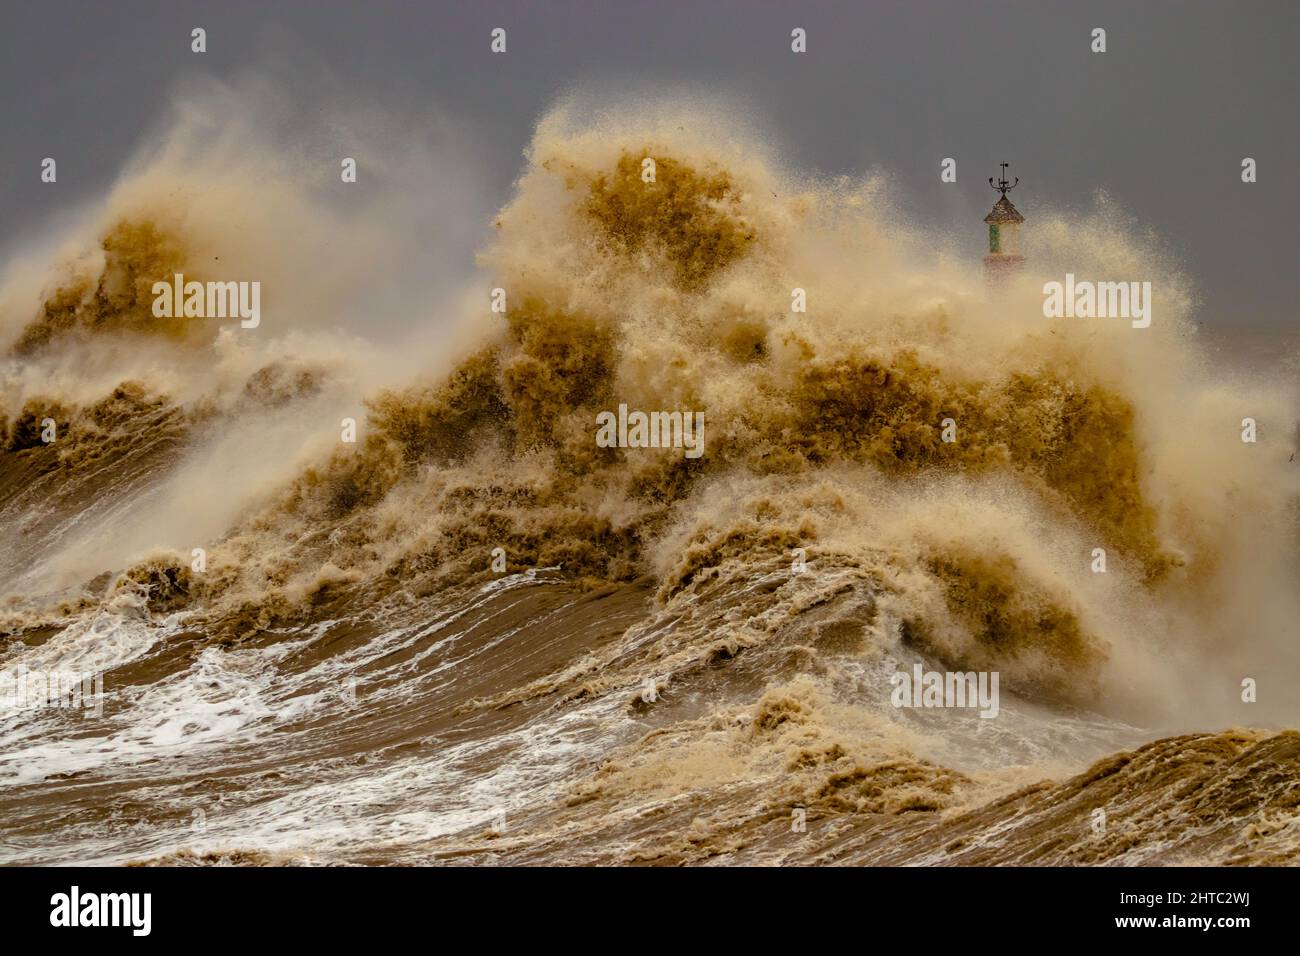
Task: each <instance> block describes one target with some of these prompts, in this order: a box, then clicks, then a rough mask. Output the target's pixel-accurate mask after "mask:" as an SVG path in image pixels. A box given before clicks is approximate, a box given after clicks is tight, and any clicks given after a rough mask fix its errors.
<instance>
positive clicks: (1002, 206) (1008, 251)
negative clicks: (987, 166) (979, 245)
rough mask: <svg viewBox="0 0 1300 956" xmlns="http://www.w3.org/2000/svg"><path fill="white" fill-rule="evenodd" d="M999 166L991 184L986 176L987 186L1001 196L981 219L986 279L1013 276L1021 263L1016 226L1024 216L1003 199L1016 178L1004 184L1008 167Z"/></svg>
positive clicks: (1018, 234)
mask: <svg viewBox="0 0 1300 956" xmlns="http://www.w3.org/2000/svg"><path fill="white" fill-rule="evenodd" d="M1000 165H1001V166H1002V178H1000V179H999V180H998V181H997V182H994V181H993V177H992V176H990V177H989V185H990V186H992V187H993V188H994V189H996V190H997V191H998V192H1000V193H1001V194H1002V195H1001V197H1000V198H999V199H998V201H997V202H996V203H995V204H994V205H993V209H992V211H991V212H990V213H989V214H988V215H987V216H985V217H984V221H985V222H986V223H988V226H989V251H988V255H986V256H985V257H984V273H985V275H987V276H988V278H989V279H990V280H1000V279H1005V278H1008V277H1010V276H1013V275H1015V274H1016V273H1017V272H1018V271H1019V270H1020V267H1021V265H1023V264H1024V261H1025V257H1024V256H1023V255H1021V254H1020V224H1021V223H1022V222H1024V221H1025V217H1024V216H1022V215H1020V210H1019V209H1017V208H1016V207H1015V206H1014V205H1013V204H1012V202H1011V200H1010V199H1008V198H1007V193H1008V192H1010V191H1011V190H1012V189H1015V188H1016V186H1017V185H1018V184H1019V183H1020V177H1019V176H1017V177H1016V179H1015V182H1008V181H1007V167H1008V166H1009V165H1011V164H1010V163H1002V164H1000Z"/></svg>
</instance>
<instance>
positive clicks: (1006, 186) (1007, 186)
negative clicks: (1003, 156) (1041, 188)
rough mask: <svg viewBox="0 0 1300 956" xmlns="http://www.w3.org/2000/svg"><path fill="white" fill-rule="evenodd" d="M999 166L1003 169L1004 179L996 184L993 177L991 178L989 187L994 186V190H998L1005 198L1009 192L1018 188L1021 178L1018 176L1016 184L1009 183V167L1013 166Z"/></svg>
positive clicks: (1004, 164) (1003, 164) (1005, 164)
mask: <svg viewBox="0 0 1300 956" xmlns="http://www.w3.org/2000/svg"><path fill="white" fill-rule="evenodd" d="M998 165H999V166H1001V167H1002V178H1001V179H999V180H998V181H997V182H996V183H995V182H994V181H993V177H992V176H990V177H989V185H990V186H992V187H993V188H994V189H996V190H998V191H999V192H1000V193H1002V195H1003V196H1005V195H1006V194H1007V191H1008V190H1011V189H1015V188H1016V186H1017V185H1018V184H1019V183H1020V177H1019V176H1017V177H1016V181H1015V182H1014V183H1009V182H1007V167H1008V166H1010V165H1011V164H1010V163H999V164H998Z"/></svg>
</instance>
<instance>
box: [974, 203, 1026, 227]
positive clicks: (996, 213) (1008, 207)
mask: <svg viewBox="0 0 1300 956" xmlns="http://www.w3.org/2000/svg"><path fill="white" fill-rule="evenodd" d="M984 221H985V222H987V223H990V224H994V223H997V224H1001V223H1004V222H1024V221H1025V217H1024V216H1022V215H1020V210H1019V209H1017V208H1016V207H1015V206H1013V205H1012V204H1011V200H1010V199H1008V198H1007V197H1006V196H1003V197H1002V198H1001V199H999V200H998V201H997V204H996V205H995V206H994V207H993V211H992V212H990V213H989V214H988V215H987V216H985V217H984Z"/></svg>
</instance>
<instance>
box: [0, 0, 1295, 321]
mask: <svg viewBox="0 0 1300 956" xmlns="http://www.w3.org/2000/svg"><path fill="white" fill-rule="evenodd" d="M0 17H2V18H3V24H0V129H2V130H3V138H2V139H0V247H5V246H9V245H10V244H11V243H13V242H14V241H15V239H18V240H21V236H22V234H23V231H24V230H29V229H32V228H33V227H35V226H38V225H39V224H41V223H43V222H45V221H46V220H48V218H49V217H50V216H51V214H52V213H53V212H55V211H57V210H58V209H62V208H66V207H68V206H71V205H72V204H75V203H77V202H79V201H83V200H85V199H87V198H89V197H91V196H94V195H97V194H101V193H102V192H103V191H104V190H105V189H106V187H107V186H109V185H110V184H111V183H112V182H113V180H114V179H115V177H116V175H117V173H118V171H119V169H120V167H121V164H122V162H123V161H124V160H125V159H127V158H128V156H129V155H130V154H131V153H132V152H133V150H134V148H135V147H136V146H137V145H138V144H139V142H140V140H141V137H142V136H144V135H145V134H146V133H147V132H148V131H149V130H150V129H152V128H153V126H154V124H155V123H156V121H157V118H158V117H159V116H160V115H161V113H162V112H163V110H164V108H165V105H166V103H167V101H168V98H169V96H170V94H171V92H172V91H173V89H174V88H175V86H176V84H177V83H178V82H179V81H182V80H183V79H185V78H186V77H187V76H193V75H195V74H210V75H214V76H217V77H219V78H233V77H236V76H238V75H239V74H240V73H241V71H246V70H248V69H250V68H263V67H266V66H267V65H268V64H274V65H276V66H277V68H278V70H279V72H280V74H282V75H284V76H286V77H287V78H288V79H287V80H286V83H287V85H289V86H292V85H293V83H294V77H295V76H301V77H302V78H303V80H302V82H304V83H307V82H313V83H314V82H316V79H315V78H318V77H320V76H322V75H329V76H330V77H331V82H332V83H337V84H339V88H341V89H342V88H346V89H348V90H350V92H351V94H352V95H353V96H354V98H355V100H357V101H360V102H362V103H365V102H374V103H375V104H377V106H379V107H380V108H382V109H384V110H385V111H389V112H393V113H396V114H398V115H409V116H416V117H418V116H420V115H421V113H422V111H425V110H428V109H431V108H436V109H437V110H440V111H441V112H442V113H444V114H448V115H450V117H451V118H452V120H453V121H454V122H455V123H456V124H457V125H463V126H464V127H465V129H466V130H467V131H469V132H471V133H472V137H473V142H474V144H475V146H474V148H475V150H476V152H477V154H478V155H477V165H478V169H477V172H478V173H479V174H480V175H483V176H486V177H487V180H488V183H489V186H490V187H491V189H493V190H494V191H496V192H498V193H499V196H498V197H497V199H498V201H499V203H504V202H505V201H506V200H507V198H508V196H509V188H510V184H511V182H512V181H513V179H514V178H515V176H517V175H518V173H519V170H520V165H521V159H520V151H521V150H522V148H523V147H524V145H525V144H526V143H527V141H528V138H529V135H530V133H531V130H532V126H533V124H534V122H535V121H536V119H537V118H538V117H539V115H540V114H541V113H542V112H543V111H544V110H545V109H546V107H547V106H549V105H550V104H551V103H552V102H553V101H554V99H555V97H556V96H557V95H558V94H560V93H562V92H564V91H566V90H570V89H575V88H576V89H582V88H592V87H595V88H602V89H609V88H623V87H632V88H640V89H641V90H643V91H644V90H645V89H647V88H648V89H651V90H653V88H654V87H655V86H656V85H662V84H673V85H676V86H677V87H679V88H680V87H685V88H687V89H699V90H701V91H702V92H712V93H722V94H726V95H735V96H739V97H742V98H744V99H746V100H748V101H750V102H752V103H753V104H754V107H755V110H756V112H757V114H758V116H759V119H760V120H761V122H762V123H763V125H764V127H765V128H769V129H772V130H774V131H776V133H777V134H778V136H779V140H780V141H779V144H778V146H779V150H780V152H781V154H782V156H783V157H784V158H785V159H786V160H787V161H788V162H789V163H790V164H791V165H793V166H795V167H798V168H801V169H803V170H805V171H807V172H810V173H820V174H831V175H834V174H840V173H846V174H855V173H861V172H863V171H864V170H867V169H869V168H873V167H874V168H880V169H883V170H885V171H887V172H888V173H890V174H891V175H892V176H893V177H894V179H895V181H896V183H897V184H898V189H899V190H900V193H901V195H900V199H901V202H902V204H903V205H904V207H905V208H907V209H908V210H909V211H910V212H911V213H912V214H913V215H915V217H916V218H917V219H918V220H919V221H921V222H924V223H929V224H936V225H940V226H943V227H945V228H952V229H964V228H969V229H970V230H971V233H972V241H973V242H974V243H978V241H979V237H980V234H981V232H982V228H983V227H982V225H981V223H980V222H979V219H980V218H981V217H982V215H983V210H984V207H987V206H988V205H989V204H990V201H991V197H993V195H994V194H993V193H992V192H991V191H990V190H989V188H988V185H987V182H986V180H987V177H988V176H989V175H990V174H993V173H996V172H997V168H996V164H997V163H998V162H999V161H1001V160H1003V159H1006V160H1008V161H1011V162H1012V163H1013V164H1014V170H1013V171H1014V172H1017V173H1019V174H1020V175H1021V176H1022V177H1023V179H1024V185H1022V187H1021V188H1020V189H1019V190H1018V191H1017V193H1016V194H1015V195H1016V198H1017V200H1018V202H1019V203H1021V204H1022V205H1023V207H1024V208H1025V209H1026V212H1027V213H1029V214H1030V215H1032V208H1033V204H1034V202H1035V197H1036V196H1037V197H1040V199H1041V200H1045V201H1050V202H1052V203H1053V204H1054V205H1063V206H1067V207H1068V206H1077V207H1079V208H1084V207H1086V206H1087V204H1088V203H1089V202H1090V200H1091V197H1092V195H1093V193H1094V192H1095V190H1097V189H1098V188H1105V189H1106V190H1107V191H1108V192H1109V193H1110V194H1111V196H1113V197H1114V199H1115V200H1117V201H1118V203H1119V204H1120V205H1121V206H1122V207H1123V208H1124V209H1125V210H1126V211H1127V212H1129V213H1131V214H1132V215H1133V216H1134V217H1135V218H1136V220H1137V221H1138V223H1140V224H1141V225H1142V226H1144V227H1150V228H1152V229H1153V230H1154V231H1155V232H1156V233H1157V234H1158V235H1160V236H1161V237H1162V238H1163V239H1164V240H1165V242H1166V243H1167V245H1168V246H1169V247H1170V249H1171V250H1172V251H1173V252H1174V254H1175V255H1176V256H1177V257H1178V258H1179V260H1180V261H1181V263H1182V265H1183V266H1184V268H1186V269H1187V270H1188V271H1189V272H1190V273H1191V274H1192V275H1193V277H1194V278H1195V281H1196V282H1197V284H1198V290H1199V292H1200V293H1201V295H1202V297H1203V305H1202V307H1201V313H1200V315H1199V318H1201V319H1202V320H1204V321H1205V322H1206V323H1207V324H1213V325H1219V324H1222V323H1239V322H1241V323H1252V324H1253V323H1256V322H1268V323H1277V324H1281V323H1287V324H1292V325H1294V324H1295V322H1296V305H1295V304H1296V301H1297V296H1298V295H1300V269H1297V267H1296V258H1297V251H1300V244H1298V243H1297V242H1296V238H1295V232H1296V223H1295V220H1296V215H1297V212H1298V211H1300V203H1298V202H1297V199H1298V198H1300V197H1298V190H1300V186H1298V185H1297V176H1296V158H1297V152H1298V151H1297V146H1298V145H1300V143H1298V141H1297V140H1298V136H1297V102H1298V101H1300V95H1298V94H1300V82H1298V78H1300V68H1298V67H1297V62H1300V61H1298V60H1297V57H1296V55H1295V53H1294V50H1293V44H1294V43H1295V38H1296V36H1297V35H1300V3H1296V2H1295V0H1244V2H1232V3H1228V2H1204V0H1200V2H1134V0H1124V2H1090V3H1082V2H1073V3H1061V2H1045V0H1034V2H1024V3H1012V2H975V0H951V2H949V0H943V2H940V0H933V2H932V0H910V2H905V3H904V2H889V3H885V2H857V3H804V4H789V3H774V2H753V3H724V2H705V0H701V2H695V3H667V2H659V3H651V2H628V0H621V2H600V3H597V2H568V3H542V2H518V3H510V4H507V3H465V2H454V3H453V2H440V3H414V2H408V3H382V2H371V3H348V4H344V3H340V2H326V0H322V2H312V3H307V2H301V3H286V2H279V3H276V2H266V0H256V2H243V0H224V2H220V3H204V2H139V0H114V2H102V0H95V2H66V0H40V2H35V0H34V2H20V0H0ZM194 26H203V27H204V28H206V29H207V31H208V49H209V52H208V53H207V54H205V55H202V56H198V55H195V54H192V53H191V52H190V49H189V31H190V29H191V28H192V27H194ZM496 26H502V27H505V28H506V29H507V31H508V37H509V50H508V53H507V54H506V55H505V56H494V55H493V54H491V53H490V52H489V49H488V41H489V32H490V30H491V28H493V27H496ZM795 26H802V27H804V28H805V29H807V31H808V48H809V49H808V52H807V54H804V55H795V54H792V53H791V52H790V47H789V43H790V41H789V36H790V30H791V28H792V27H795ZM1093 27H1104V28H1105V29H1106V31H1107V45H1108V52H1106V53H1105V54H1093V53H1092V52H1090V50H1089V43H1090V32H1091V30H1092V28H1093ZM286 64H289V65H290V67H289V68H288V69H285V65H286ZM293 64H301V65H302V67H303V69H302V70H301V71H296V70H295V69H293V67H292V65H293ZM309 78H310V79H309ZM305 92H309V93H311V92H314V93H316V94H317V95H319V92H320V91H319V89H316V90H307V91H305ZM316 108H321V104H319V103H318V104H316ZM324 108H326V109H327V108H328V104H327V103H326V104H325V107H324ZM43 156H55V157H56V158H57V159H58V161H59V184H58V189H57V191H55V190H51V189H50V188H49V187H43V186H42V184H41V183H40V182H39V179H38V176H39V163H40V159H41V157H43ZM945 156H953V157H955V158H957V160H958V171H959V182H958V184H957V186H956V187H952V186H944V185H942V184H941V183H940V182H939V179H938V162H939V160H940V159H942V158H943V157H945ZM1245 156H1250V157H1253V158H1255V159H1256V160H1257V161H1258V163H1259V182H1257V183H1255V184H1253V185H1246V184H1243V183H1242V182H1241V179H1240V163H1241V159H1242V157H1245ZM954 188H955V189H956V192H955V193H954V192H953V190H954ZM972 220H973V221H972Z"/></svg>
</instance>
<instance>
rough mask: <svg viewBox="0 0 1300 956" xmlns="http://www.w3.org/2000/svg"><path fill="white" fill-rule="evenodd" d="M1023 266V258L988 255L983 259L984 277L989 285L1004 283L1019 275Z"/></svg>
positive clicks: (997, 254)
mask: <svg viewBox="0 0 1300 956" xmlns="http://www.w3.org/2000/svg"><path fill="white" fill-rule="evenodd" d="M1024 264H1025V257H1024V256H1016V255H1005V254H1002V253H989V254H988V255H987V256H985V257H984V276H985V278H987V279H988V280H989V282H991V283H1001V282H1006V281H1007V280H1009V279H1013V278H1015V277H1016V276H1017V275H1019V274H1020V270H1021V269H1022V268H1023V267H1024Z"/></svg>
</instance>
